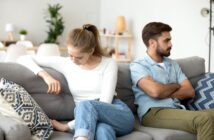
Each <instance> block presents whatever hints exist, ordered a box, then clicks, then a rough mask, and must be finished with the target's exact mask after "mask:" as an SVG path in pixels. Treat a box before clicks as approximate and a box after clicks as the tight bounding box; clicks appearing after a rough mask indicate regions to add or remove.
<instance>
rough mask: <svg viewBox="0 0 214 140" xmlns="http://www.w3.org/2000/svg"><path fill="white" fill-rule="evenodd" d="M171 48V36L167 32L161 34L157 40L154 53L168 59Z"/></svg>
mask: <svg viewBox="0 0 214 140" xmlns="http://www.w3.org/2000/svg"><path fill="white" fill-rule="evenodd" d="M171 48H172V43H171V35H170V33H169V32H163V33H162V34H161V36H160V37H159V38H158V39H157V46H156V53H157V54H158V55H160V56H166V57H168V56H169V55H170V51H171Z"/></svg>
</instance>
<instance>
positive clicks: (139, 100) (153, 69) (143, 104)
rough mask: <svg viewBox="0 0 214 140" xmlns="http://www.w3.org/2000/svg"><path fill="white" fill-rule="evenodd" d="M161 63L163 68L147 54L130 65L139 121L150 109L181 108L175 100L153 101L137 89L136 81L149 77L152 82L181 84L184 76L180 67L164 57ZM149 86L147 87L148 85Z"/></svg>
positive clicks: (184, 78) (153, 99)
mask: <svg viewBox="0 0 214 140" xmlns="http://www.w3.org/2000/svg"><path fill="white" fill-rule="evenodd" d="M163 63H164V65H165V68H164V67H162V66H161V65H160V64H158V63H157V62H155V61H154V60H153V59H152V58H151V57H150V56H149V55H148V54H146V55H145V57H144V58H143V59H140V60H136V61H134V62H132V63H131V64H130V70H131V78H132V83H133V86H132V90H133V92H134V94H135V103H136V104H137V105H138V110H137V111H138V116H139V118H140V119H141V118H142V117H143V116H144V115H145V114H146V112H147V111H148V110H149V109H150V108H152V107H170V108H183V109H185V107H184V106H183V105H181V104H180V102H179V100H178V99H176V98H166V99H155V98H152V97H150V96H148V95H147V94H146V93H145V92H144V91H143V90H142V89H141V88H139V87H138V85H137V84H138V81H139V80H140V79H142V78H144V77H147V76H150V77H152V78H153V80H155V81H157V82H159V83H162V84H170V83H178V84H180V83H182V82H183V81H184V80H186V79H187V78H186V76H185V75H184V73H183V72H182V71H181V68H180V66H179V65H178V64H177V62H175V61H174V60H171V59H169V58H167V57H164V59H163ZM148 86H149V85H148Z"/></svg>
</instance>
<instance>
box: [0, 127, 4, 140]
mask: <svg viewBox="0 0 214 140" xmlns="http://www.w3.org/2000/svg"><path fill="white" fill-rule="evenodd" d="M0 140H4V132H3V130H2V129H1V128H0Z"/></svg>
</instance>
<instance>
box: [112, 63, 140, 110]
mask: <svg viewBox="0 0 214 140" xmlns="http://www.w3.org/2000/svg"><path fill="white" fill-rule="evenodd" d="M116 92H117V96H118V98H119V99H121V100H122V101H124V102H125V103H126V104H127V105H128V106H129V108H130V109H131V110H132V112H133V113H136V112H137V109H136V105H135V104H134V100H135V97H134V93H133V92H132V81H131V74H130V70H129V64H127V63H120V64H118V79H117V87H116Z"/></svg>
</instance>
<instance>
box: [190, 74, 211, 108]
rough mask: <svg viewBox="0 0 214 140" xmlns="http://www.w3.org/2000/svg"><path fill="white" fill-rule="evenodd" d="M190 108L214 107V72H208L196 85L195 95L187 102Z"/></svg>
mask: <svg viewBox="0 0 214 140" xmlns="http://www.w3.org/2000/svg"><path fill="white" fill-rule="evenodd" d="M187 108H188V109H190V110H203V109H211V108H214V73H206V74H204V75H203V77H202V78H201V79H200V80H199V81H198V83H197V85H196V87H195V96H194V97H193V98H192V99H190V100H189V101H188V102H187Z"/></svg>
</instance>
